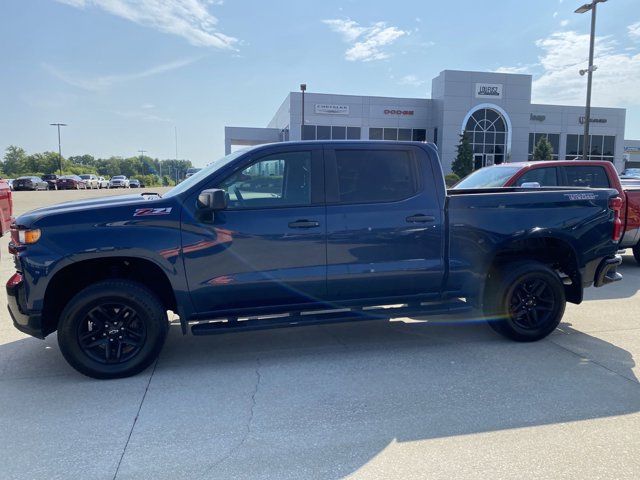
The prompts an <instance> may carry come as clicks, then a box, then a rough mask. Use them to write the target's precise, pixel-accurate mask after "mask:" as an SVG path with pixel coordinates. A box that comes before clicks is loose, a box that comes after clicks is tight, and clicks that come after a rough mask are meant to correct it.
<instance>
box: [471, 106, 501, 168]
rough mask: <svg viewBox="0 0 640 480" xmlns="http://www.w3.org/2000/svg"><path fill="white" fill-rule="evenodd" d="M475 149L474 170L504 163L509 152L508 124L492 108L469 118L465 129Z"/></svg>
mask: <svg viewBox="0 0 640 480" xmlns="http://www.w3.org/2000/svg"><path fill="white" fill-rule="evenodd" d="M464 133H465V135H467V138H468V139H469V142H470V143H471V147H472V148H473V159H474V168H475V169H478V168H482V167H484V166H487V165H493V164H494V163H496V164H497V163H502V162H504V160H505V152H506V151H507V124H506V122H505V120H504V118H503V117H502V115H500V113H499V112H497V111H496V110H493V109H491V108H483V109H481V110H478V111H476V112H474V113H473V115H471V117H469V121H467V125H466V126H465V129H464Z"/></svg>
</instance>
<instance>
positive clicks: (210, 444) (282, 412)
mask: <svg viewBox="0 0 640 480" xmlns="http://www.w3.org/2000/svg"><path fill="white" fill-rule="evenodd" d="M119 193H120V194H121V193H135V190H133V191H121V192H114V191H110V190H101V191H97V190H94V191H86V192H85V191H68V192H16V193H15V194H14V202H15V209H16V213H17V214H19V213H22V212H24V211H27V210H29V209H32V208H35V207H38V206H43V205H49V204H53V203H57V202H59V201H68V200H73V199H79V198H85V197H87V196H98V195H113V194H119ZM7 243H8V239H7V238H6V237H3V238H2V239H0V248H1V249H2V259H1V261H0V262H1V264H0V272H1V278H2V279H5V280H6V279H8V278H9V276H10V275H11V271H12V263H11V258H10V257H9V255H8V254H7ZM621 271H622V273H623V274H624V277H625V278H624V280H623V282H621V283H618V284H616V285H613V286H608V287H604V288H602V289H589V290H588V291H587V299H586V301H585V302H584V303H583V304H582V305H579V306H576V305H569V306H568V309H567V313H566V315H565V318H564V322H563V324H562V326H561V329H560V330H558V331H557V332H556V333H554V334H553V335H552V336H551V337H549V338H548V339H546V340H544V341H541V342H538V343H535V344H516V343H513V342H510V341H507V340H505V339H503V338H501V337H499V336H497V335H496V334H494V333H493V332H492V331H491V330H490V329H489V328H488V327H487V326H485V324H484V323H483V322H482V321H479V320H478V321H476V320H474V319H473V318H466V319H462V320H464V321H461V319H457V320H452V319H449V320H438V321H434V320H430V321H428V322H425V321H416V320H412V319H401V320H397V321H392V322H363V323H356V324H344V325H331V326H320V327H304V328H296V329H287V330H273V331H263V332H252V333H240V334H234V335H221V336H212V337H191V336H187V337H183V336H182V335H181V333H180V332H179V329H178V328H177V327H176V328H173V329H172V332H171V334H170V337H169V340H168V341H167V344H166V345H165V347H164V350H163V352H162V354H161V356H160V358H159V360H158V362H157V363H156V364H155V365H154V366H153V367H151V368H149V369H148V370H147V371H145V372H144V373H143V374H141V375H138V376H136V377H134V378H129V379H124V380H114V381H97V380H92V379H89V378H86V377H84V376H82V375H80V374H78V373H76V372H75V371H74V370H72V369H71V368H70V367H69V366H67V364H66V363H65V361H64V360H63V358H62V356H61V354H60V352H59V350H58V346H57V342H56V338H55V335H52V336H50V337H48V338H47V339H46V340H45V341H41V340H36V339H33V338H30V337H27V336H25V335H22V334H21V333H19V332H18V331H17V330H15V329H14V328H13V327H12V325H11V323H10V321H9V318H8V314H7V313H6V310H5V307H4V306H3V307H2V310H1V312H2V313H0V320H1V321H0V405H1V407H0V452H1V455H0V478H2V479H4V478H7V479H37V478H47V479H50V478H60V479H75V478H78V479H85V478H87V479H88V478H91V479H113V478H118V479H129V478H135V479H141V478H153V479H165V478H166V479H178V478H189V479H191V478H203V479H204V478H216V479H217V478H219V479H232V478H272V479H311V478H319V479H338V478H345V477H348V478H380V479H382V478H384V479H389V478H398V479H411V478H429V479H434V478H447V479H451V478H455V479H460V478H477V479H486V478H513V479H516V478H517V479H521V478H534V477H535V478H554V479H556V478H571V479H575V478H585V479H595V478H603V479H605V478H606V479H610V478H619V479H622V478H629V479H637V478H640V435H638V432H639V431H640V385H639V383H638V374H639V369H638V367H637V366H636V362H635V357H636V356H638V358H640V328H639V323H640V295H639V294H638V288H640V283H639V281H640V266H637V265H636V264H635V261H634V260H633V257H631V256H625V259H624V265H623V267H622V270H621ZM0 291H1V293H0V303H2V304H3V305H6V298H5V292H4V288H2V289H0Z"/></svg>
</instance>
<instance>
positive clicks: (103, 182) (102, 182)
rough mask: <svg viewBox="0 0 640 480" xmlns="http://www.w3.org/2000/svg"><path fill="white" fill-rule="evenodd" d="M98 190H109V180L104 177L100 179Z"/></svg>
mask: <svg viewBox="0 0 640 480" xmlns="http://www.w3.org/2000/svg"><path fill="white" fill-rule="evenodd" d="M98 188H109V180H107V179H106V178H104V177H98Z"/></svg>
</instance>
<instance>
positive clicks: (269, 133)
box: [225, 70, 626, 173]
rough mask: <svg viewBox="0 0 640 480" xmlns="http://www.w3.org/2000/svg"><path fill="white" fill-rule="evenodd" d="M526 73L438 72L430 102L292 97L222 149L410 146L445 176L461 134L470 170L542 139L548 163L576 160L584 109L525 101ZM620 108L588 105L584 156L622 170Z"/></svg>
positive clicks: (512, 157)
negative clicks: (416, 145) (435, 154)
mask: <svg viewBox="0 0 640 480" xmlns="http://www.w3.org/2000/svg"><path fill="white" fill-rule="evenodd" d="M531 84H532V77H531V75H520V74H507V73H487V72H467V71H457V70H444V71H442V72H441V73H440V74H439V75H438V76H437V77H436V78H434V79H433V81H432V87H431V92H432V95H431V96H432V98H430V99H429V98H396V97H369V96H355V95H338V94H323V93H306V94H305V96H304V99H305V100H304V126H303V122H302V111H303V108H302V107H303V106H302V93H300V92H291V93H289V95H287V97H286V98H285V100H284V102H283V103H282V104H281V106H280V108H279V109H278V110H277V112H276V113H275V115H274V116H273V119H272V120H271V121H270V122H269V124H268V125H267V127H266V128H248V127H225V150H226V152H227V153H229V152H230V151H231V149H232V147H233V146H234V145H257V144H261V143H269V142H279V141H288V140H329V139H333V140H414V141H429V142H433V143H435V144H436V145H437V146H438V150H439V152H440V157H441V161H442V166H443V170H444V171H445V173H447V172H449V171H451V163H452V162H453V160H454V158H455V156H456V147H457V146H458V144H459V141H460V134H462V133H465V134H466V135H467V138H468V139H469V141H470V143H471V145H472V148H473V152H474V164H475V168H480V167H482V166H486V165H491V164H494V163H503V162H509V161H514V162H515V161H523V160H527V159H531V158H532V154H533V147H534V145H535V144H536V143H537V142H538V140H539V139H540V137H542V136H545V137H547V139H548V140H549V141H550V142H551V144H552V146H553V151H554V158H560V159H564V158H567V159H572V158H577V157H579V156H582V143H583V142H582V141H583V133H584V122H585V121H586V119H585V117H584V108H583V107H575V106H563V105H541V104H533V103H531ZM625 117H626V110H625V109H624V108H601V107H592V109H591V119H590V127H589V128H590V136H591V140H590V149H589V150H590V156H589V158H591V159H593V160H609V161H612V162H615V164H616V166H617V167H618V168H622V167H623V162H624V153H625V142H624V129H625Z"/></svg>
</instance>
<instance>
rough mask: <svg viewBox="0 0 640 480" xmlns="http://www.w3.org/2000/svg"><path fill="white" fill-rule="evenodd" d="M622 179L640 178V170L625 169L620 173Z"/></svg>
mask: <svg viewBox="0 0 640 480" xmlns="http://www.w3.org/2000/svg"><path fill="white" fill-rule="evenodd" d="M622 177H631V178H640V168H625V169H624V170H623V171H622V172H620V178H622Z"/></svg>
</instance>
